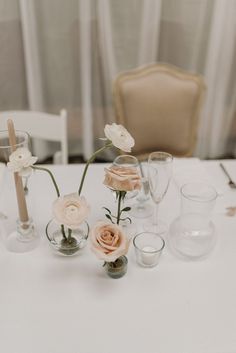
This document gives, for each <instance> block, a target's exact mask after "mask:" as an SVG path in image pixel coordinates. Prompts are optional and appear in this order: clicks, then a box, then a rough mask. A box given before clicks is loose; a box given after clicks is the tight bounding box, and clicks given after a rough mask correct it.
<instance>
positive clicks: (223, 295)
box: [0, 159, 236, 353]
mask: <svg viewBox="0 0 236 353" xmlns="http://www.w3.org/2000/svg"><path fill="white" fill-rule="evenodd" d="M181 163H182V164H181ZM188 163H189V161H188V160H186V159H184V160H180V161H175V165H179V166H181V165H184V166H186V165H188ZM232 163H234V165H235V168H236V162H235V161H233V162H232ZM201 165H203V166H204V167H205V168H206V170H207V172H208V173H209V175H210V177H211V178H212V180H213V181H214V182H215V181H217V183H218V185H220V187H222V189H223V196H221V197H219V198H218V204H219V206H220V207H224V205H227V204H228V205H234V206H235V205H236V191H233V190H230V189H229V188H228V186H227V184H226V178H225V176H224V175H223V173H222V170H221V169H220V168H219V164H218V162H217V161H208V162H201ZM50 169H51V170H52V171H53V172H54V174H55V176H56V179H57V181H58V183H59V185H60V188H61V191H62V193H69V192H73V191H75V190H77V188H78V184H79V180H80V178H81V175H82V170H83V165H68V166H50ZM103 169H104V165H103V164H94V165H91V166H90V168H89V171H88V176H87V179H86V182H85V185H84V195H85V196H86V198H87V200H88V201H89V203H90V204H91V207H92V212H91V215H90V217H89V223H90V225H91V224H93V223H94V222H95V221H96V220H97V219H102V218H104V212H103V210H102V206H106V207H114V199H113V197H112V195H111V193H110V191H109V190H108V189H106V188H105V187H104V186H103V185H102V181H103V174H104V172H103ZM29 188H30V197H31V204H30V209H31V210H33V217H34V220H35V222H36V225H37V229H38V231H39V233H40V234H41V237H42V240H41V243H40V246H39V247H38V248H37V249H35V250H34V251H32V252H28V253H24V254H16V253H11V252H9V251H7V250H6V249H5V246H4V244H3V241H2V242H1V247H0V283H1V286H0V347H1V348H0V351H1V352H2V353H121V352H124V353H133V352H135V353H233V352H236V217H227V216H226V215H225V214H224V211H222V209H220V208H218V209H216V211H215V213H214V215H213V217H212V219H213V222H214V223H215V225H216V228H217V233H218V242H217V246H216V248H215V249H214V251H213V253H212V254H211V256H209V257H208V258H207V259H206V260H204V261H199V262H184V261H181V260H179V259H177V258H175V257H174V256H173V255H172V254H171V253H170V251H169V249H168V248H166V249H165V251H164V253H163V256H162V258H161V261H160V264H159V266H158V267H156V268H153V269H144V268H141V267H139V266H138V265H137V264H136V262H135V258H134V250H133V247H132V246H131V247H130V251H129V253H128V259H129V266H128V272H127V274H126V276H124V277H123V278H121V279H119V280H113V279H110V278H109V277H107V276H106V275H105V272H104V270H103V268H102V266H101V265H102V263H101V262H100V261H99V260H98V259H97V258H96V257H95V256H94V254H93V253H91V251H90V249H89V246H87V247H86V248H85V249H84V250H83V251H82V252H81V253H79V255H78V256H75V257H70V258H65V257H62V256H56V255H55V254H53V252H52V251H51V248H50V247H49V244H48V241H47V239H46V237H45V231H44V229H45V225H46V223H47V221H48V220H49V219H50V218H51V203H52V201H53V200H54V198H55V192H54V189H53V187H52V185H51V182H50V179H49V178H48V175H47V174H46V173H45V174H44V173H43V172H42V173H41V172H37V173H35V174H34V176H32V177H31V180H30V185H29ZM13 198H14V195H13V194H12V190H11V188H10V182H9V181H8V180H7V183H6V184H5V187H4V193H3V196H2V200H1V207H2V209H4V210H7V212H9V214H11V213H12V214H13V213H14V212H15V211H14V207H13V204H14V201H13ZM179 200H180V197H179V191H178V188H177V187H176V184H175V182H174V181H172V183H171V185H170V188H169V191H168V193H167V195H166V197H165V199H164V200H163V203H162V204H161V206H160V217H161V218H162V219H164V220H165V221H167V222H168V223H170V222H171V221H173V219H174V218H175V217H176V216H177V215H178V214H179V204H180V202H179Z"/></svg>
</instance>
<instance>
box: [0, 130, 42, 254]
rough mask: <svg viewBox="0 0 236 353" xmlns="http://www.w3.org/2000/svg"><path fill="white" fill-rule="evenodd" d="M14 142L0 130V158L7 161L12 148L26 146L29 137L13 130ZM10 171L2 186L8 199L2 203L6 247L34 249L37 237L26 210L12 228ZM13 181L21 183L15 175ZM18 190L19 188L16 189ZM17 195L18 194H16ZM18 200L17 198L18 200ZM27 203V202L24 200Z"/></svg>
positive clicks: (13, 205) (14, 204) (17, 249)
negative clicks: (11, 143)
mask: <svg viewBox="0 0 236 353" xmlns="http://www.w3.org/2000/svg"><path fill="white" fill-rule="evenodd" d="M15 135H16V143H15V145H14V146H10V143H9V136H8V131H0V160H1V161H3V162H5V163H7V162H8V161H9V156H10V154H11V153H12V150H17V149H18V148H22V147H23V148H27V149H29V146H30V137H29V135H28V134H27V133H26V132H24V131H15ZM13 174H14V173H12V172H9V173H8V175H7V178H6V179H7V180H6V183H5V187H4V198H5V199H8V202H7V203H4V204H3V207H4V209H6V211H7V212H6V215H7V217H8V222H6V223H8V224H7V228H8V229H7V231H6V234H7V235H6V239H5V243H6V247H7V249H8V250H10V251H13V252H26V251H30V250H32V249H34V248H35V247H36V246H37V245H38V243H39V237H38V235H37V233H36V231H35V227H34V224H33V221H32V219H31V218H30V217H28V214H26V213H28V210H27V209H26V213H25V211H24V217H22V214H21V220H19V219H18V220H17V227H15V226H14V229H12V218H13V219H14V218H15V212H16V204H17V201H16V197H15V187H14V186H13V183H14V181H13V180H14V178H13ZM16 178H17V179H16ZM15 183H17V184H18V187H20V188H21V185H23V183H22V182H21V178H19V177H17V176H16V175H15ZM18 190H19V189H18ZM18 196H19V194H18ZM18 202H19V200H18ZM20 202H22V203H21V206H22V205H23V204H24V200H23V198H22V196H21V201H20ZM26 203H27V202H26ZM21 206H19V212H21V211H22V207H21Z"/></svg>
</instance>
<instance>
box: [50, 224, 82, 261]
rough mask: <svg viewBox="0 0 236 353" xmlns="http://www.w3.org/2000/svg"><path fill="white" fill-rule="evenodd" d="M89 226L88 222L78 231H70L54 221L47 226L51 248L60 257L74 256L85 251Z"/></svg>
mask: <svg viewBox="0 0 236 353" xmlns="http://www.w3.org/2000/svg"><path fill="white" fill-rule="evenodd" d="M88 234H89V225H88V223H87V222H86V221H84V222H83V223H81V225H80V227H79V228H77V229H68V228H67V227H65V226H61V225H59V224H58V223H56V222H55V221H54V220H53V219H52V220H50V221H49V222H48V224H47V226H46V236H47V239H48V240H49V243H50V246H51V248H52V249H53V250H54V251H55V252H56V253H58V254H60V255H65V256H72V255H75V254H76V253H78V251H79V250H81V249H83V248H84V247H85V245H86V243H87V239H88Z"/></svg>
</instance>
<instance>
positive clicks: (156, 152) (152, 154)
mask: <svg viewBox="0 0 236 353" xmlns="http://www.w3.org/2000/svg"><path fill="white" fill-rule="evenodd" d="M155 154H160V155H161V154H162V155H163V156H167V157H169V158H170V161H168V162H172V161H173V159H174V157H173V155H172V154H170V153H168V152H165V151H154V152H151V153H150V154H149V156H148V161H149V160H150V159H151V158H152V156H154V155H155ZM160 162H161V161H160Z"/></svg>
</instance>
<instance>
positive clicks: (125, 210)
mask: <svg viewBox="0 0 236 353" xmlns="http://www.w3.org/2000/svg"><path fill="white" fill-rule="evenodd" d="M130 210H131V207H125V208H123V210H122V212H128V211H130Z"/></svg>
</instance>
